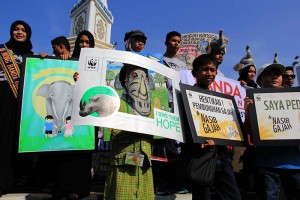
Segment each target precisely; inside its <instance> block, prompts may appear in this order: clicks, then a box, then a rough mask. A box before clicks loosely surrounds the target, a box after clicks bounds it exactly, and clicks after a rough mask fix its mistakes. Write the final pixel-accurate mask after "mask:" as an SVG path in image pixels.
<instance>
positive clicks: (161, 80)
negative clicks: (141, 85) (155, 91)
mask: <svg viewBox="0 0 300 200" xmlns="http://www.w3.org/2000/svg"><path fill="white" fill-rule="evenodd" d="M154 81H155V83H158V84H159V86H162V84H163V83H164V82H165V77H164V76H163V75H161V74H159V73H156V74H155V75H154Z"/></svg>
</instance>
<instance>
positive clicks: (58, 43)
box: [51, 36, 71, 60]
mask: <svg viewBox="0 0 300 200" xmlns="http://www.w3.org/2000/svg"><path fill="white" fill-rule="evenodd" d="M51 45H52V49H53V54H54V55H55V56H58V57H61V59H63V60H67V59H69V58H70V56H71V55H70V49H71V47H70V43H69V41H68V39H67V38H66V37H65V36H59V37H56V38H54V39H53V40H51Z"/></svg>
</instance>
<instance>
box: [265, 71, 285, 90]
mask: <svg viewBox="0 0 300 200" xmlns="http://www.w3.org/2000/svg"><path fill="white" fill-rule="evenodd" d="M260 79H261V80H260V85H261V87H263V88H279V87H281V84H282V72H281V71H280V70H279V69H276V68H269V69H267V70H266V71H265V72H263V74H262V75H261V78H260Z"/></svg>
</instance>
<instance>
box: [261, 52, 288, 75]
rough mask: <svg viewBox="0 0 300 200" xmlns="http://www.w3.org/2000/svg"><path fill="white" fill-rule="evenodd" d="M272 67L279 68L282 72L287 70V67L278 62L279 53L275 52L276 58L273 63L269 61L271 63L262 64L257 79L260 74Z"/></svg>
mask: <svg viewBox="0 0 300 200" xmlns="http://www.w3.org/2000/svg"><path fill="white" fill-rule="evenodd" d="M270 68H274V69H279V70H280V71H281V72H282V73H284V72H285V67H284V66H283V65H282V64H280V63H278V54H277V53H275V56H274V60H273V63H269V64H264V65H263V66H261V67H260V68H259V70H258V73H257V79H256V80H258V79H260V76H261V75H262V74H263V73H264V72H265V71H266V70H267V69H270Z"/></svg>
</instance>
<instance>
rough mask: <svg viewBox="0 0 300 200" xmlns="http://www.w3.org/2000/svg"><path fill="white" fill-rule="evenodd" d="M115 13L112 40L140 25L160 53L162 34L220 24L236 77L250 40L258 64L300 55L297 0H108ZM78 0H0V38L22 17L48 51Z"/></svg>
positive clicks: (37, 44)
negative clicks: (274, 57)
mask: <svg viewBox="0 0 300 200" xmlns="http://www.w3.org/2000/svg"><path fill="white" fill-rule="evenodd" d="M107 1H108V2H107V3H108V8H109V10H111V12H112V14H113V16H114V24H113V26H112V37H111V42H117V43H118V44H117V49H119V50H124V45H123V37H124V33H125V32H127V31H129V30H131V29H141V30H143V31H144V32H145V33H146V35H147V37H148V41H147V44H146V48H145V51H147V52H157V53H164V51H165V46H164V40H165V35H166V34H167V33H168V32H169V31H173V30H176V31H179V32H181V33H191V32H211V33H218V31H219V29H221V28H222V29H224V35H225V36H226V37H228V38H229V44H228V46H227V54H226V56H225V60H224V62H223V64H222V65H221V66H220V70H221V72H223V73H224V74H225V76H227V77H229V78H233V79H236V78H237V77H238V75H237V72H235V71H233V69H232V68H233V66H234V65H235V64H236V63H237V62H238V61H239V60H240V59H241V58H242V57H243V56H244V55H245V54H246V52H245V47H246V45H247V44H249V45H250V47H251V51H252V54H253V57H254V60H255V63H256V65H257V66H258V67H260V66H261V65H262V64H265V63H270V62H272V61H273V56H274V53H275V52H278V55H279V62H280V63H282V64H284V65H290V64H291V63H292V62H293V61H294V57H295V56H296V55H300V39H299V36H300V23H299V22H300V13H299V9H300V1H299V0H251V1H245V0H229V1H224V0H201V1H200V0H185V1H183V0H161V1H158V0H157V1H154V0H152V1H149V0H107ZM76 3H77V0H51V1H49V0H48V1H47V0H26V1H25V0H9V1H2V2H1V8H2V9H1V15H0V22H1V23H0V43H4V42H6V41H8V39H9V28H10V24H11V23H12V22H13V21H15V20H18V19H22V20H24V21H26V22H27V23H28V24H30V26H31V28H32V43H33V51H34V52H35V53H39V52H41V51H43V52H46V53H48V54H51V53H52V49H51V45H50V40H51V39H53V38H55V37H56V36H60V35H65V36H67V37H68V36H69V32H70V10H71V8H72V6H73V5H74V4H76Z"/></svg>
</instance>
